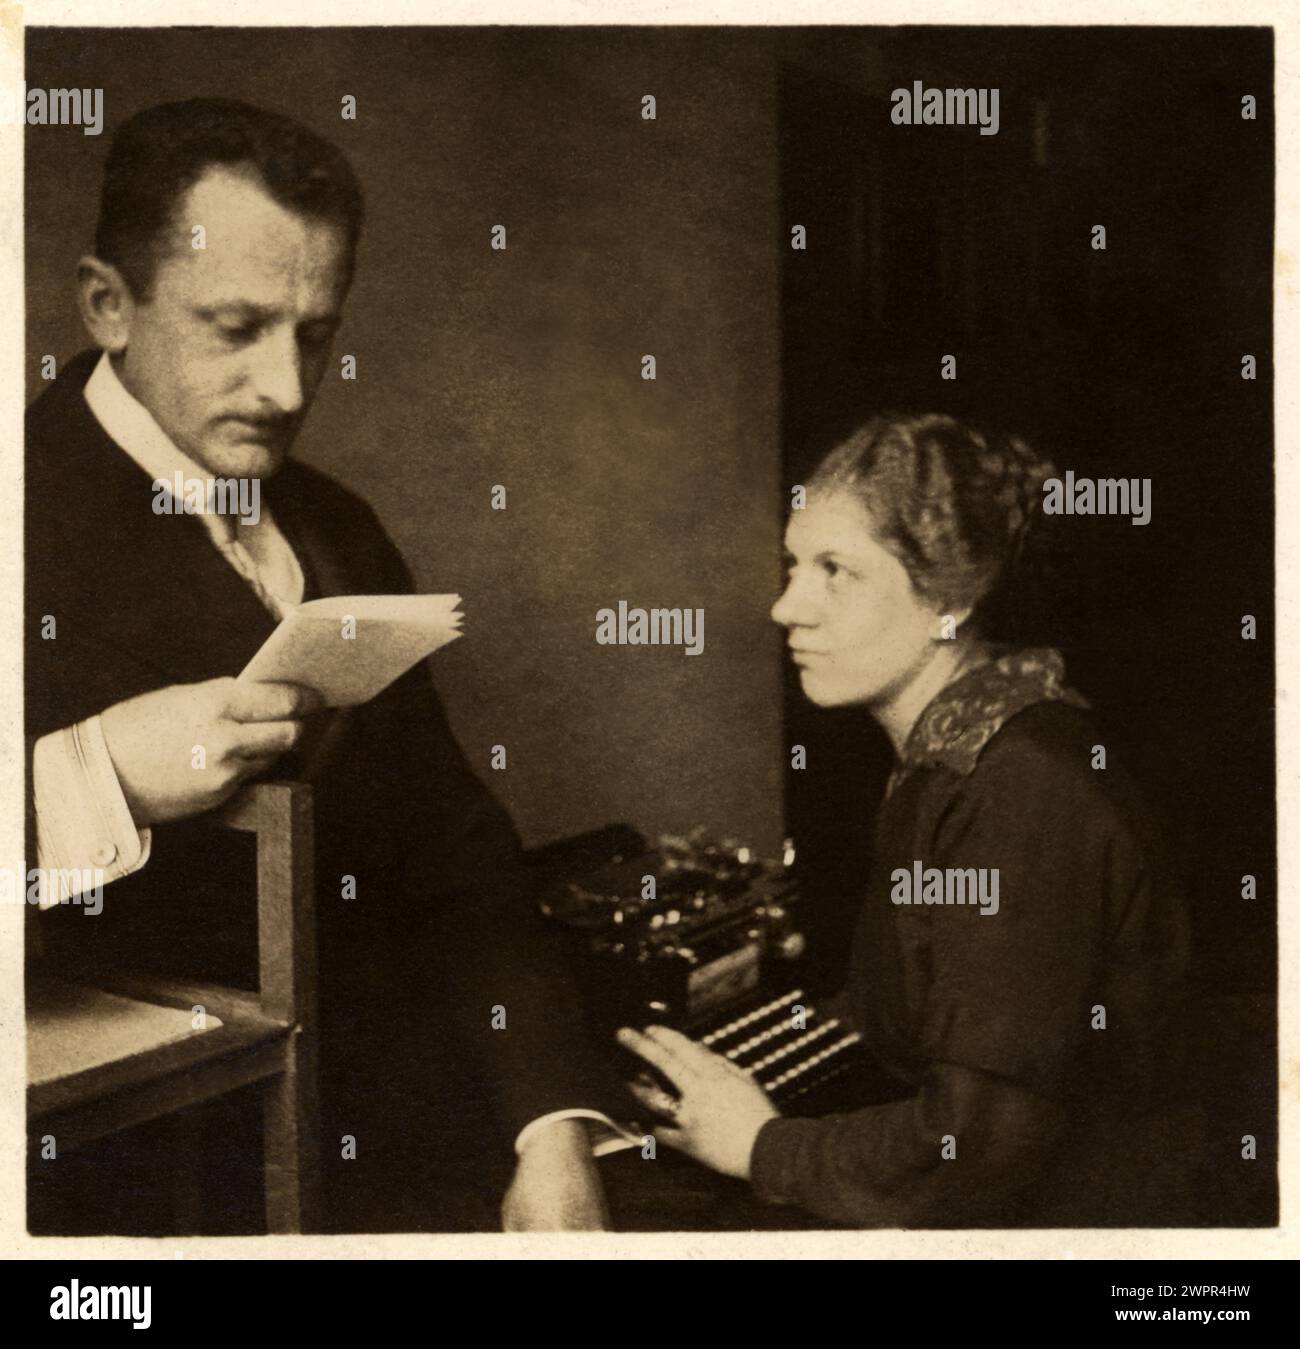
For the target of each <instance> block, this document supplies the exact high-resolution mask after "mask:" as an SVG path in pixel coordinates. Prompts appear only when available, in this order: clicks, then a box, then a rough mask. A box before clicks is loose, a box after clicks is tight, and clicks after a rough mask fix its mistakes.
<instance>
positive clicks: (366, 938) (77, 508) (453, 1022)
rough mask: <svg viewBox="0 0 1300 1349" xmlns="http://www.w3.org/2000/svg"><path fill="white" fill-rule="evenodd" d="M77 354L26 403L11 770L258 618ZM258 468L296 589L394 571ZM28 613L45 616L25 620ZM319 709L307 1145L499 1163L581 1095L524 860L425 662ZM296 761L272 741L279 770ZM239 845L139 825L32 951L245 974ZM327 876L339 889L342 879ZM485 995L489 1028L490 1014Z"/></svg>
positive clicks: (338, 493)
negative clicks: (518, 1139) (16, 734)
mask: <svg viewBox="0 0 1300 1349" xmlns="http://www.w3.org/2000/svg"><path fill="white" fill-rule="evenodd" d="M96 359H97V353H86V354H84V355H83V356H80V357H78V358H77V359H76V360H75V361H74V362H72V363H70V364H69V365H68V366H67V367H66V368H65V369H64V371H63V372H62V373H61V374H60V375H59V377H58V379H57V381H56V383H55V384H54V385H53V386H52V387H51V388H50V389H49V390H48V391H46V392H45V393H44V394H43V395H42V396H41V397H40V398H39V399H38V400H37V401H36V402H35V403H34V405H33V406H32V407H31V409H30V410H29V412H28V435H27V440H28V451H27V483H26V502H27V512H26V521H27V544H26V611H25V617H26V623H27V629H26V630H27V634H28V636H27V642H26V712H27V726H26V731H27V744H28V755H29V758H28V765H29V771H30V753H31V747H32V745H33V744H34V742H35V740H36V739H37V738H38V737H40V736H42V735H44V734H46V733H47V732H50V731H54V730H56V729H58V728H60V727H63V726H67V725H69V724H70V723H74V722H77V721H80V720H82V719H83V718H86V717H89V716H91V715H93V714H95V713H98V712H102V711H103V710H104V709H105V708H106V707H108V706H109V705H111V704H113V703H116V702H119V701H121V700H122V699H125V698H130V697H132V696H134V695H136V694H141V693H145V692H148V691H151V690H155V689H159V688H162V687H164V686H166V685H170V684H187V683H193V682H198V681H202V680H208V679H213V678H216V677H219V676H223V675H237V674H238V673H239V671H240V670H241V669H242V668H243V666H244V665H245V664H246V663H247V661H248V660H249V659H250V657H252V655H253V654H254V652H256V651H257V649H258V648H259V647H260V646H261V644H262V642H263V641H264V640H265V639H266V637H267V636H268V635H269V634H270V632H271V631H272V629H273V627H274V626H275V623H274V619H273V618H272V617H271V616H270V615H269V614H268V613H267V612H266V610H265V609H264V608H263V607H262V605H261V604H260V603H259V601H258V600H257V598H256V597H255V596H254V594H253V593H252V591H251V590H250V589H249V587H248V586H247V585H246V584H245V582H244V581H242V580H241V579H240V577H239V576H238V575H236V573H235V572H234V570H233V569H232V568H231V567H230V565H229V564H228V563H227V562H226V561H225V560H224V559H223V558H222V556H221V555H220V554H219V553H218V552H217V550H216V549H215V548H214V547H213V545H212V543H211V542H210V540H209V537H208V535H207V532H206V530H205V529H204V526H203V522H202V521H201V520H199V519H198V518H196V517H194V516H185V515H171V516H168V515H157V514H155V513H154V511H153V509H152V504H153V499H154V490H153V486H152V481H151V479H150V478H149V476H148V474H147V473H145V472H144V471H143V470H142V469H141V468H140V467H138V466H137V465H136V464H135V463H134V462H133V461H132V460H131V459H130V458H129V457H128V456H127V455H126V454H125V453H124V452H123V451H122V450H121V449H120V448H118V447H117V446H116V445H114V444H113V442H112V441H111V440H110V439H109V438H108V436H107V435H106V434H105V432H104V431H103V429H102V428H101V427H100V425H99V423H98V422H97V421H96V419H95V418H94V416H93V415H92V413H91V412H90V409H89V407H88V406H87V404H86V402H85V399H84V397H83V396H82V390H83V388H84V386H85V383H86V380H87V379H88V377H89V374H90V372H91V370H92V369H93V367H94V363H95V360H96ZM262 490H263V493H264V498H265V499H266V500H267V501H269V503H270V505H271V509H272V511H273V513H274V518H275V521H276V524H277V525H278V526H279V527H280V529H281V530H282V532H283V533H284V535H285V536H286V538H287V539H288V540H289V542H290V544H291V545H292V546H293V549H294V552H295V553H296V555H297V557H298V560H299V562H300V563H301V565H302V569H303V572H304V575H305V580H306V595H305V598H307V599H311V598H315V597H318V596H324V595H348V594H388V593H400V592H404V591H409V590H410V589H411V578H410V576H409V574H408V572H407V569H406V567H405V565H404V563H403V561H402V559H401V557H400V555H399V554H398V552H397V549H396V548H395V547H394V545H393V543H392V542H391V541H390V539H389V538H388V536H387V534H386V533H385V532H384V529H383V527H382V526H381V525H380V523H379V521H378V519H377V518H376V516H375V514H374V512H373V511H372V510H371V509H370V507H368V506H367V505H366V504H365V503H364V502H363V501H361V500H360V499H359V498H357V497H356V496H354V495H353V494H352V493H351V492H348V491H346V490H345V489H344V488H342V487H341V486H339V485H338V484H337V483H335V482H333V481H331V480H330V479H329V478H327V477H325V476H324V475H322V474H321V473H319V472H317V471H315V470H313V469H311V468H308V467H307V466H306V465H303V464H299V463H294V462H292V461H291V462H289V463H288V464H287V465H286V466H285V467H284V468H283V469H282V471H281V472H280V473H279V474H278V475H277V476H276V477H275V478H274V479H273V480H271V481H268V482H264V483H263V484H262ZM47 614H49V615H53V616H54V617H55V619H56V622H57V628H56V631H57V636H56V637H55V638H54V640H43V639H42V636H41V624H42V617H43V616H44V615H47ZM339 715H342V718H343V724H342V726H341V727H339V728H338V731H339V732H340V733H339V734H337V735H336V737H335V741H334V746H333V749H332V751H331V753H330V754H329V756H328V759H327V761H326V763H325V764H324V766H323V767H321V768H320V769H319V770H318V771H316V772H315V774H314V778H313V781H314V789H315V820H316V838H317V854H318V855H317V871H316V874H317V928H318V943H319V964H320V1009H321V1025H322V1032H323V1039H322V1050H321V1059H322V1087H323V1103H322V1119H321V1132H322V1136H323V1139H324V1147H325V1156H326V1158H327V1160H328V1159H331V1158H338V1157H339V1154H340V1148H339V1143H338V1139H339V1138H340V1136H341V1135H343V1134H353V1135H355V1136H356V1137H357V1146H358V1153H359V1155H362V1156H365V1155H366V1154H367V1150H368V1149H369V1154H370V1157H369V1159H370V1160H371V1161H372V1162H375V1161H376V1160H377V1159H376V1158H375V1156H374V1152H375V1148H376V1147H378V1148H379V1149H380V1150H381V1151H383V1150H384V1149H385V1148H389V1147H390V1144H391V1149H392V1156H393V1158H394V1163H395V1164H398V1163H397V1157H398V1153H399V1152H400V1153H401V1154H402V1157H403V1162H402V1163H401V1164H406V1161H407V1160H409V1157H410V1156H411V1155H412V1154H413V1153H420V1154H422V1155H423V1156H424V1157H425V1158H426V1160H427V1159H429V1158H432V1159H433V1167H434V1169H435V1170H436V1171H443V1172H459V1173H460V1174H461V1176H462V1178H464V1177H466V1176H468V1177H469V1178H470V1180H471V1181H472V1180H473V1178H474V1175H475V1167H476V1166H480V1165H488V1164H490V1163H494V1164H495V1165H496V1166H497V1168H498V1171H499V1169H500V1168H501V1167H504V1166H507V1165H508V1159H509V1157H510V1152H509V1148H510V1143H511V1141H512V1139H513V1137H514V1135H515V1133H516V1132H517V1131H518V1130H519V1129H520V1128H521V1127H522V1126H523V1125H524V1124H525V1123H527V1122H528V1121H529V1120H530V1119H533V1118H536V1117H537V1116H539V1115H541V1114H544V1113H547V1112H549V1111H552V1110H557V1109H562V1108H567V1107H574V1106H600V1105H601V1104H602V1101H601V1100H600V1099H598V1096H599V1092H598V1090H597V1087H596V1083H597V1080H598V1076H599V1069H598V1068H597V1067H596V1065H595V1060H594V1057H593V1050H592V1048H591V1046H590V1044H589V1043H588V1042H587V1040H586V1038H585V1029H584V1028H583V1026H582V1022H581V1016H580V1013H579V1010H578V1009H577V1007H576V1006H575V1004H574V1001H573V996H572V993H571V991H570V986H569V985H568V983H567V981H566V978H565V972H564V971H563V969H562V967H561V965H560V963H559V959H558V957H557V955H556V953H555V952H554V950H553V949H552V947H551V945H550V942H551V938H550V937H549V935H548V934H547V933H545V932H544V931H543V930H542V927H541V920H540V919H539V918H538V917H537V915H536V912H535V907H534V906H533V904H532V903H531V901H530V897H529V896H528V894H527V891H526V887H525V886H524V885H523V883H522V880H521V877H520V872H519V869H518V863H519V851H520V850H519V843H518V839H517V836H516V834H515V832H514V829H513V827H512V825H511V822H510V820H509V818H508V816H507V815H506V813H505V811H504V810H503V809H502V808H501V807H500V806H499V805H498V803H497V802H496V801H495V800H494V799H493V797H492V796H491V795H490V794H489V792H488V791H487V790H486V789H485V788H484V786H483V785H482V784H481V783H480V782H479V780H478V779H477V778H476V777H475V775H474V773H473V772H472V771H471V769H470V767H469V765H468V764H467V763H466V760H465V758H464V756H463V754H462V753H461V750H460V748H459V747H458V745H457V744H456V741H455V739H454V738H453V736H452V733H451V731H450V729H449V727H448V724H447V719H446V716H445V713H444V711H443V708H442V704H441V703H440V701H439V699H438V696H437V694H436V693H435V691H434V688H433V685H432V682H431V680H430V677H429V673H428V671H427V669H425V668H424V667H423V665H421V666H418V667H417V668H415V669H414V670H412V671H410V672H409V673H408V674H407V675H405V676H404V677H403V678H402V679H400V680H398V681H397V682H396V683H395V684H394V685H392V686H391V687H390V688H388V689H387V690H386V691H385V692H383V693H382V694H380V695H379V696H378V697H376V698H375V699H373V700H372V701H371V702H370V703H368V704H366V705H365V706H363V707H359V708H356V709H353V710H352V711H351V712H350V713H346V714H329V713H327V714H323V716H325V717H330V716H339ZM294 775H295V760H294V758H293V756H291V757H290V758H289V759H287V760H285V761H282V762H281V763H279V764H277V766H276V768H275V770H274V776H276V777H290V776H294ZM251 846H252V845H251V840H249V839H248V838H246V837H245V836H242V835H232V834H230V833H229V832H228V831H220V832H217V831H213V830H212V829H211V828H210V827H202V828H201V827H199V826H198V825H196V823H195V822H194V821H180V822H176V823H171V824H164V825H161V826H155V828H154V835H153V852H152V856H151V859H150V860H149V862H148V864H147V865H146V866H145V867H144V868H143V869H142V870H141V871H139V872H137V873H136V874H135V875H132V876H129V877H125V878H123V879H121V880H118V881H115V882H113V883H111V884H110V885H108V886H106V888H105V890H104V903H103V911H102V913H100V914H99V915H98V916H94V917H90V916H87V915H86V914H85V913H83V912H82V911H81V910H80V908H79V907H78V906H76V905H69V906H65V907H64V908H62V909H57V910H51V911H50V912H48V913H46V914H43V915H40V922H41V924H42V927H43V929H44V930H45V933H46V940H45V943H44V944H45V947H46V950H47V951H48V952H49V953H50V954H49V958H50V959H51V960H52V961H55V962H57V961H58V960H59V959H60V953H61V952H62V951H64V950H65V944H70V945H71V947H73V948H74V949H75V950H76V951H77V952H78V953H79V954H89V955H90V956H91V958H92V959H95V960H98V959H103V960H104V961H110V960H111V961H113V962H115V963H117V964H121V965H127V966H129V967H133V968H136V969H140V968H145V969H150V970H158V971H165V972H166V973H168V974H171V975H173V976H186V975H188V976H191V977H201V978H205V979H209V980H221V981H229V982H236V983H238V984H241V985H242V986H245V987H251V986H253V983H254V981H255V970H256V962H255V905H254V887H253V864H252V851H251ZM29 855H30V856H32V857H34V856H35V854H34V852H30V853H29ZM345 876H352V877H355V881H356V894H355V897H354V898H350V899H344V898H342V892H343V877H345ZM496 1005H501V1006H503V1007H504V1008H505V1009H506V1027H505V1029H493V1028H492V1008H493V1007H494V1006H496ZM368 1126H372V1127H371V1134H370V1137H369V1138H368V1137H367V1133H366V1129H367V1127H368ZM381 1126H382V1127H381ZM384 1139H388V1140H389V1141H388V1142H384V1141H383V1140H384ZM393 1140H396V1141H393ZM399 1144H400V1146H399ZM378 1160H380V1161H382V1159H378ZM327 1169H328V1168H327ZM493 1174H496V1173H493ZM483 1175H484V1177H485V1179H486V1176H487V1175H488V1173H487V1172H484V1173H483ZM485 1188H486V1187H485Z"/></svg>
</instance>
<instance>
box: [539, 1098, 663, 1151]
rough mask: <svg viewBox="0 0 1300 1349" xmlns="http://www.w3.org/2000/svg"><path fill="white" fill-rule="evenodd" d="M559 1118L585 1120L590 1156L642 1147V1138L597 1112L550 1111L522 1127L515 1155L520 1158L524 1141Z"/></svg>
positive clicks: (585, 1110) (580, 1110)
mask: <svg viewBox="0 0 1300 1349" xmlns="http://www.w3.org/2000/svg"><path fill="white" fill-rule="evenodd" d="M562 1119H585V1120H586V1121H587V1136H588V1138H589V1139H590V1140H591V1155H592V1156H593V1157H603V1156H605V1154H606V1153H609V1152H621V1151H622V1150H623V1149H624V1148H635V1147H639V1146H640V1145H641V1138H640V1136H639V1135H637V1134H633V1133H630V1132H629V1131H628V1130H626V1129H624V1128H623V1127H622V1125H619V1124H615V1123H614V1121H613V1120H612V1119H610V1117H609V1116H608V1115H606V1114H603V1113H602V1112H601V1111H599V1110H587V1109H583V1108H579V1109H576V1110H552V1111H551V1113H550V1114H549V1115H539V1116H538V1117H537V1118H536V1119H535V1120H533V1121H532V1122H531V1123H529V1124H525V1125H524V1127H523V1128H522V1129H520V1131H519V1136H518V1137H517V1138H516V1139H515V1154H516V1156H520V1157H522V1156H523V1153H524V1148H525V1146H526V1145H527V1141H528V1140H529V1139H530V1138H532V1137H533V1136H534V1134H537V1133H540V1132H541V1130H542V1129H544V1128H545V1127H546V1126H547V1125H548V1124H554V1123H556V1122H557V1121H559V1120H562Z"/></svg>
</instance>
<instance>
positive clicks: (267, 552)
mask: <svg viewBox="0 0 1300 1349" xmlns="http://www.w3.org/2000/svg"><path fill="white" fill-rule="evenodd" d="M82 396H83V397H84V398H85V400H86V405H87V406H88V407H89V408H90V410H91V412H92V413H93V414H94V417H95V420H96V421H97V422H98V423H99V424H100V426H102V427H103V428H104V430H105V432H107V434H108V436H109V438H110V439H111V440H112V441H114V442H115V443H116V444H117V445H118V446H119V448H120V449H121V450H122V451H123V452H124V453H125V454H127V455H128V456H129V457H130V458H131V459H133V460H134V461H135V462H136V463H137V464H138V465H139V466H140V467H141V468H142V469H144V471H145V472H146V473H147V474H149V476H150V477H151V478H152V479H153V480H154V482H155V483H159V482H161V483H163V484H164V485H165V486H166V487H167V488H168V490H169V491H170V490H171V487H172V485H173V483H174V482H175V480H176V474H177V473H180V474H181V475H182V476H183V477H185V478H202V479H206V478H208V477H209V476H210V475H209V474H208V472H207V470H206V469H204V468H203V467H202V466H201V465H199V464H196V463H195V462H194V460H193V459H191V458H190V457H189V455H187V454H185V453H183V452H182V451H181V450H180V449H178V448H177V446H176V443H175V441H173V440H172V438H171V437H170V436H169V435H168V434H167V432H166V431H164V430H163V429H162V427H161V426H159V425H158V423H157V422H156V421H155V420H154V418H153V414H152V413H151V412H150V411H149V409H148V408H146V407H145V405H144V404H143V403H141V402H140V401H139V399H137V398H136V397H135V396H134V395H133V394H132V393H131V392H130V391H129V390H128V389H127V387H126V385H124V384H123V383H122V381H121V380H120V379H118V377H117V371H116V370H114V369H113V363H112V362H111V361H110V360H109V359H108V352H104V353H103V355H102V356H100V358H99V362H98V364H97V365H96V366H95V369H94V370H93V371H92V373H91V376H90V378H89V379H88V380H87V381H86V387H85V389H84V390H83V391H82ZM198 518H199V520H200V521H202V523H203V527H204V529H206V530H207V531H208V536H209V537H210V538H211V539H212V541H213V542H214V543H215V544H216V545H217V546H218V547H221V546H222V545H223V544H226V543H230V542H232V541H238V542H239V543H240V544H241V545H243V546H244V547H245V548H246V549H247V550H248V551H249V552H250V553H251V554H252V556H253V558H254V561H255V564H256V566H257V568H258V571H259V575H260V577H261V580H262V584H263V585H264V586H265V587H266V589H268V590H270V591H271V592H272V593H273V594H274V595H275V596H276V597H277V598H278V599H279V600H280V601H281V603H283V604H298V603H300V602H301V600H302V596H303V586H304V579H303V574H302V567H301V566H300V564H299V562H298V559H297V558H296V557H295V556H294V552H293V549H292V548H291V547H290V545H289V542H288V540H287V539H286V538H285V537H284V535H283V534H282V533H281V532H280V529H279V527H278V526H277V525H276V523H275V520H274V518H273V517H272V515H271V512H270V509H269V507H268V506H267V503H266V502H265V501H264V500H263V501H261V502H260V518H259V519H258V522H257V524H255V525H251V526H250V525H249V524H248V521H247V520H243V521H241V526H243V527H241V528H240V529H239V530H238V531H236V530H235V529H234V527H233V521H232V520H231V519H230V518H229V517H228V516H222V515H216V514H212V513H210V512H207V511H204V512H201V513H200V514H199V517H198Z"/></svg>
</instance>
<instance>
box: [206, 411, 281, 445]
mask: <svg viewBox="0 0 1300 1349" xmlns="http://www.w3.org/2000/svg"><path fill="white" fill-rule="evenodd" d="M300 420H301V419H300V418H299V416H298V415H297V414H296V413H287V414H285V415H284V416H280V417H246V416H242V415H241V414H239V413H238V412H230V413H227V414H226V415H225V416H223V417H219V418H218V419H217V421H218V423H219V424H220V425H226V424H231V425H235V426H240V427H243V428H245V429H247V430H248V431H249V432H251V433H252V434H253V435H255V436H260V437H264V438H265V439H268V440H279V439H282V438H283V437H284V436H286V435H291V434H292V433H293V432H294V431H295V430H297V427H298V423H299V421H300Z"/></svg>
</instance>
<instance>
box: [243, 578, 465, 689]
mask: <svg viewBox="0 0 1300 1349" xmlns="http://www.w3.org/2000/svg"><path fill="white" fill-rule="evenodd" d="M459 602H460V596H459V595H343V596H331V597H330V598H328V599H324V600H313V601H311V602H310V603H308V604H304V605H301V606H300V607H299V608H298V609H296V610H294V611H293V613H291V614H289V615H288V616H287V617H286V618H285V619H284V620H283V621H282V622H281V623H280V625H279V627H277V628H276V630H275V631H274V632H273V633H272V634H271V635H270V637H268V638H267V639H266V641H265V643H263V645H262V649H261V650H260V651H259V652H258V653H257V655H255V656H254V657H253V659H252V660H251V661H249V663H248V664H247V665H246V666H245V667H244V669H243V671H242V672H241V674H240V676H239V677H240V679H244V680H254V679H260V680H274V681H283V682H285V683H290V684H303V685H306V686H308V687H310V688H313V689H316V690H317V691H318V692H319V693H320V694H321V696H322V697H323V698H324V700H325V705H326V706H327V707H354V706H356V705H357V704H359V703H364V702H368V701H369V700H370V699H371V698H373V697H374V696H375V695H376V694H377V693H379V692H381V691H382V690H383V689H385V688H387V687H388V685H389V684H391V683H392V682H393V681H394V680H395V679H398V678H400V677H401V676H402V675H404V674H405V673H406V672H407V670H409V669H410V668H411V666H413V665H414V664H415V663H416V662H417V661H420V660H423V659H424V658H425V657H426V656H428V655H431V654H432V653H433V652H435V651H437V650H438V649H439V648H440V647H443V646H446V645H447V643H448V642H453V641H455V640H456V638H457V637H459V636H460V622H461V618H462V617H463V616H462V615H461V614H459V613H457V612H456V611H455V606H456V604H458V603H459Z"/></svg>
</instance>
